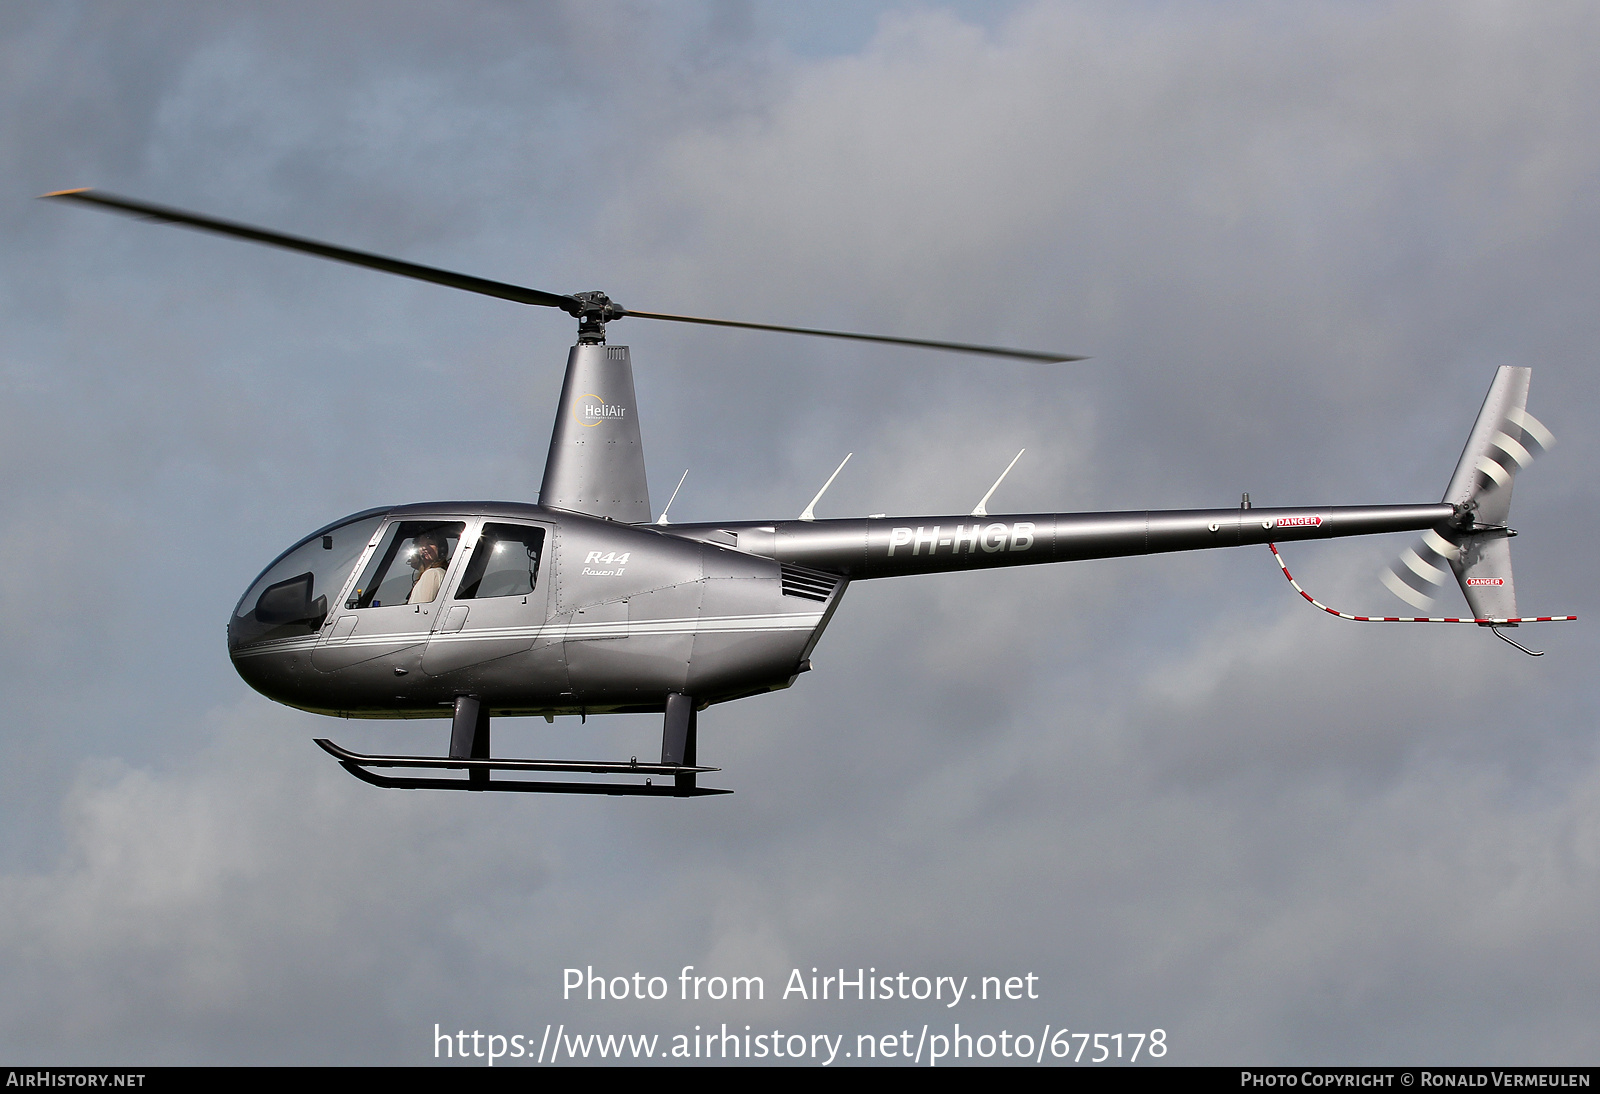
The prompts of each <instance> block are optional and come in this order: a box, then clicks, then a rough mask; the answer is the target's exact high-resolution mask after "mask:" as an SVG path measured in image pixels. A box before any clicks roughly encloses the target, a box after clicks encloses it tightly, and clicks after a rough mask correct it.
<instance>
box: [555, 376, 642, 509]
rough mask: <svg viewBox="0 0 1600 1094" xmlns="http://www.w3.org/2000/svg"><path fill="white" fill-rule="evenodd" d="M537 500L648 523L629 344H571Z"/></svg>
mask: <svg viewBox="0 0 1600 1094" xmlns="http://www.w3.org/2000/svg"><path fill="white" fill-rule="evenodd" d="M539 503H540V504H541V505H548V506H550V507H552V508H554V509H567V510H570V511H572V512H574V513H587V514H589V515H590V516H595V517H607V518H609V519H611V520H615V521H621V522H622V523H624V524H648V523H650V489H649V487H648V486H647V485H646V483H645V474H644V445H643V443H642V442H641V441H640V439H639V413H638V401H637V400H636V399H635V397H634V394H633V361H632V359H631V357H630V356H629V354H628V347H627V346H605V345H598V346H595V345H576V346H573V347H572V351H571V352H570V353H569V354H568V355H567V378H566V380H565V382H563V383H562V385H561V404H560V406H559V407H558V408H557V410H556V424H555V429H554V431H553V432H552V433H551V434H550V455H549V456H548V457H547V458H546V459H545V465H544V484H543V485H542V486H540V488H539Z"/></svg>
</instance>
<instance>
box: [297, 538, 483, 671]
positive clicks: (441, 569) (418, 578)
mask: <svg viewBox="0 0 1600 1094" xmlns="http://www.w3.org/2000/svg"><path fill="white" fill-rule="evenodd" d="M466 527H467V525H466V522H465V521H460V520H454V521H442V520H404V521H393V522H391V523H390V524H389V525H388V527H387V528H385V529H384V530H383V534H382V536H381V537H380V538H379V541H378V544H377V546H376V548H375V549H374V550H372V551H371V552H370V553H369V554H368V556H367V561H366V565H365V566H364V567H363V568H362V570H361V574H360V576H359V577H358V578H357V579H356V582H355V584H354V585H352V586H351V587H350V589H349V591H348V592H347V593H346V595H345V598H344V600H343V601H342V602H341V603H339V604H336V605H334V606H333V608H332V610H331V611H330V612H329V613H328V620H329V623H328V624H325V625H324V630H323V634H322V640H321V641H320V642H319V643H318V644H317V648H316V649H315V650H313V651H312V654H311V663H312V665H313V666H315V667H316V668H317V669H319V670H320V671H322V672H338V671H339V670H341V669H347V668H351V667H352V666H355V665H361V664H365V663H366V662H369V661H377V660H379V659H382V660H383V661H384V662H385V664H391V663H392V665H393V667H394V668H395V669H396V670H399V669H407V670H409V669H411V668H415V667H416V662H417V661H418V660H420V659H421V656H422V651H423V647H424V646H425V645H426V643H427V641H428V634H429V632H431V631H432V630H433V629H434V626H435V624H436V623H437V622H438V621H439V619H440V616H439V612H440V610H441V609H442V608H443V607H444V605H445V597H444V589H445V588H446V587H447V585H448V582H449V580H450V578H451V576H453V572H454V571H455V570H458V569H459V568H460V565H459V563H460V559H459V558H458V554H459V552H458V551H457V549H456V548H457V546H458V545H459V544H460V542H461V537H462V533H463V532H464V531H465V530H466Z"/></svg>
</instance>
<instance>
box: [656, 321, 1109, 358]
mask: <svg viewBox="0 0 1600 1094" xmlns="http://www.w3.org/2000/svg"><path fill="white" fill-rule="evenodd" d="M625 314H626V315H628V316H631V317H633V318H637V319H665V320H667V321H668V322H672V323H699V324H701V325H702V326H706V327H738V328H739V329H741V330H770V331H778V332H779V333H782V334H812V335H816V336H817V337H819V338H847V339H849V340H851V341H855V342H882V343H885V344H886V345H891V346H918V347H920V348H922V349H941V350H949V351H950V352H952V353H981V354H983V355H985V356H988V357H1014V358H1017V359H1019V360H1023V361H1048V362H1051V363H1056V362H1060V361H1087V360H1088V358H1087V357H1069V356H1067V355H1066V354H1063V353H1041V352H1039V351H1037V350H1031V349H1007V348H1005V347H1004V346H975V345H972V344H970V343H967V342H932V341H929V340H928V339H926V338H895V337H893V336H891V335H887V334H852V333H850V332H848V331H842V330H815V329H813V328H811V327H780V326H777V325H775V324H772V323H741V322H739V321H738V320H735V319H702V318H700V317H699V316H694V315H664V314H662V313H660V312H650V311H634V310H633V309H632V308H628V309H627V310H626V312H625Z"/></svg>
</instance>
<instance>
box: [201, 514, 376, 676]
mask: <svg viewBox="0 0 1600 1094" xmlns="http://www.w3.org/2000/svg"><path fill="white" fill-rule="evenodd" d="M383 516H384V515H383V514H382V513H376V514H361V515H360V516H357V517H355V518H353V519H351V520H348V521H346V522H344V523H343V524H339V525H335V526H334V527H332V528H325V529H323V530H322V531H320V532H317V533H315V534H313V535H310V536H307V537H306V538H305V539H303V540H301V541H300V542H299V543H297V544H295V545H294V546H293V547H291V548H289V550H287V551H285V552H284V553H283V554H282V555H281V556H279V558H278V560H277V561H276V562H274V563H273V564H272V565H271V566H268V567H267V569H266V572H265V573H263V574H262V575H261V576H260V577H258V578H256V580H255V583H254V584H253V585H251V586H250V589H249V591H248V592H246V593H245V594H244V596H243V597H242V598H241V599H240V601H239V606H238V607H237V608H236V609H234V613H233V620H232V623H231V625H230V626H229V628H228V631H229V639H230V642H229V645H232V646H243V645H249V644H252V643H255V642H269V641H272V640H274V639H278V638H294V637H303V636H305V635H307V634H309V633H311V632H314V631H315V630H316V629H317V628H318V627H320V626H322V621H323V620H324V619H325V618H327V615H328V606H329V604H330V602H331V601H332V599H333V598H334V597H337V596H338V595H339V592H340V590H342V589H343V588H344V583H345V582H346V581H347V580H348V579H349V577H350V571H352V570H354V569H355V568H356V562H357V561H359V560H360V558H361V552H362V551H364V550H366V547H367V544H368V543H370V542H372V535H373V533H374V532H376V531H377V530H378V525H380V524H381V523H383Z"/></svg>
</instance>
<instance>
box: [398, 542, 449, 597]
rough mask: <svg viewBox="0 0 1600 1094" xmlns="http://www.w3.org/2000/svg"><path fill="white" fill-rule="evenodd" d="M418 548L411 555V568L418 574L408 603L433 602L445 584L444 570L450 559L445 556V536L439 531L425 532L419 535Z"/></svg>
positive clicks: (412, 584) (413, 582)
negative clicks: (440, 587)
mask: <svg viewBox="0 0 1600 1094" xmlns="http://www.w3.org/2000/svg"><path fill="white" fill-rule="evenodd" d="M416 542H417V550H416V553H415V554H413V555H412V556H411V568H412V569H414V570H416V574H415V575H414V576H413V577H412V580H411V595H410V596H408V597H406V603H407V604H431V603H433V601H434V600H435V599H436V598H437V597H438V595H439V586H441V585H443V584H444V570H445V567H446V566H448V565H449V562H450V560H449V559H448V558H446V557H445V543H444V537H443V536H441V535H440V534H439V533H438V532H423V533H422V534H421V535H419V536H418V537H417V541H416Z"/></svg>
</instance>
